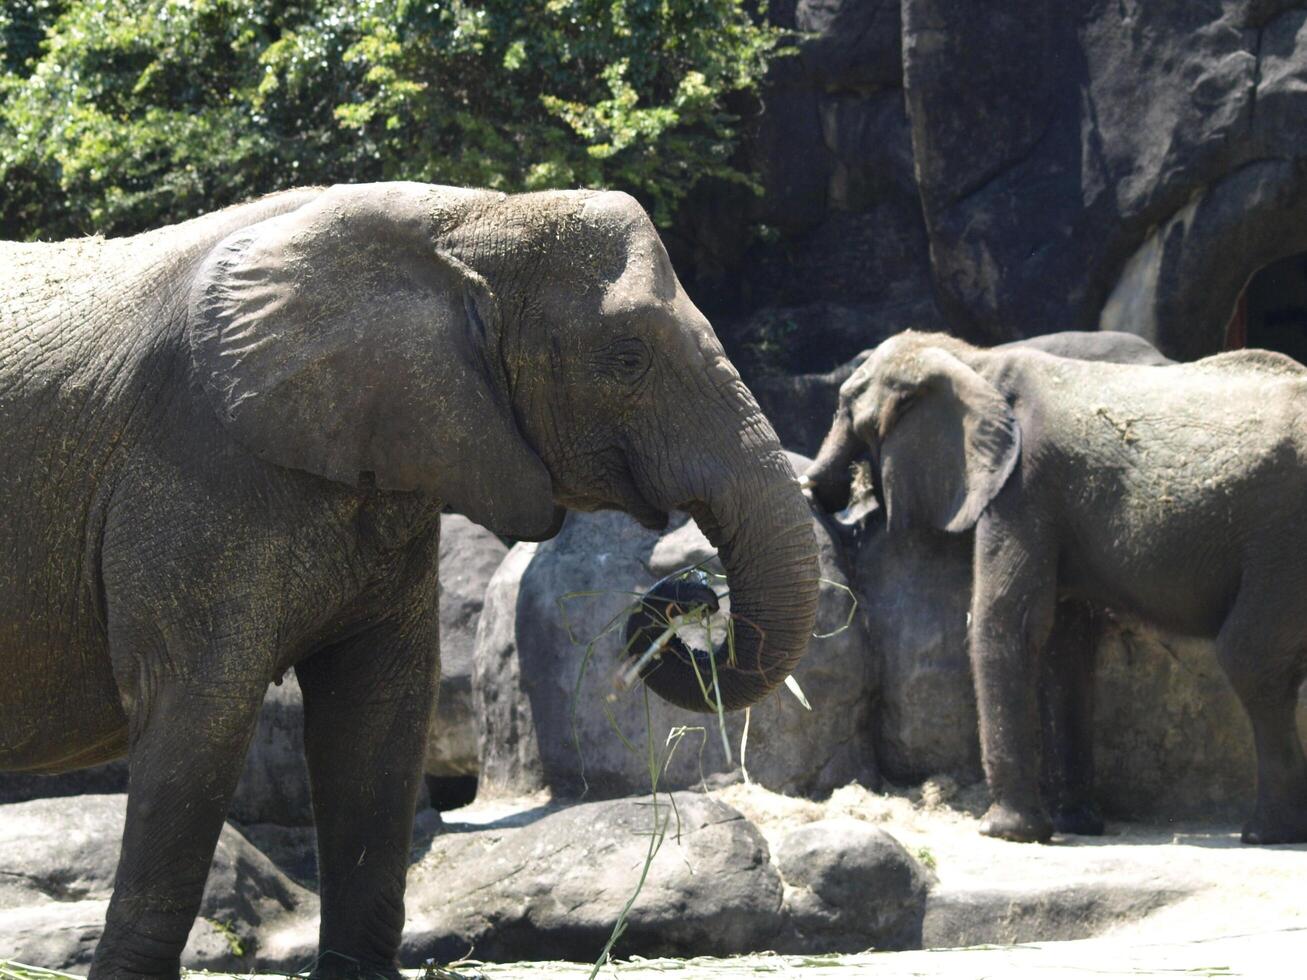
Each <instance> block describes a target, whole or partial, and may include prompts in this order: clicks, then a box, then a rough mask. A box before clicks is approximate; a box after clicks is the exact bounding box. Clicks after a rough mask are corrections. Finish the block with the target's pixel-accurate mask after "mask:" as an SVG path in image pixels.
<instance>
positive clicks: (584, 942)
mask: <svg viewBox="0 0 1307 980" xmlns="http://www.w3.org/2000/svg"><path fill="white" fill-rule="evenodd" d="M655 824H656V825H657V827H658V829H659V831H660V832H662V833H665V836H664V837H663V839H662V843H661V846H660V847H659V848H658V851H657V854H656V855H655V856H654V858H653V861H652V864H651V865H650V867H649V871H648V876H647V878H646V879H645V881H644V886H643V888H642V889H641V890H640V895H639V898H638V899H636V901H635V903H634V905H632V907H631V910H630V914H629V917H628V919H627V928H626V931H625V932H624V933H623V934H622V938H621V940H620V941H619V942H618V944H617V946H616V947H615V949H614V951H613V952H614V955H617V956H633V955H640V956H695V955H716V956H723V955H729V954H731V953H742V952H748V951H752V950H759V949H768V948H771V946H772V945H773V939H774V937H775V935H776V933H777V930H778V928H779V926H780V923H781V911H780V909H781V881H780V876H779V875H778V874H777V872H776V868H775V867H774V866H773V865H772V864H771V862H770V859H769V855H768V851H767V845H766V843H765V842H764V840H763V838H762V836H761V834H759V832H758V830H757V828H755V827H754V826H753V824H751V823H749V821H747V820H745V819H744V817H742V816H741V815H740V814H739V813H738V812H737V811H735V810H734V809H732V808H731V807H729V806H727V805H726V804H724V803H719V802H716V801H714V800H712V799H711V798H709V797H706V796H703V795H701V794H698V793H677V794H676V795H675V807H673V806H672V804H671V801H670V800H669V798H668V797H667V796H661V797H659V798H658V806H657V808H655V807H654V806H653V805H652V804H651V800H650V799H649V798H647V797H646V798H638V799H624V800H614V801H606V802H599V803H586V804H581V805H578V806H573V807H569V808H567V809H564V810H558V811H554V812H550V813H548V814H546V815H544V816H541V817H540V818H539V819H537V820H534V821H532V822H527V823H525V825H520V826H516V827H506V828H495V829H487V830H478V831H470V832H465V833H451V834H444V835H442V836H439V837H436V838H435V839H434V840H432V842H431V845H430V850H428V851H427V853H426V854H425V855H423V856H422V857H421V859H420V860H419V861H418V862H417V863H416V864H415V865H414V866H413V867H412V868H411V869H410V871H409V879H408V892H407V895H406V899H405V905H406V908H407V909H408V921H407V922H406V923H405V926H404V945H403V951H402V953H401V960H402V961H403V962H405V963H409V964H417V963H421V962H423V961H424V960H426V959H427V958H435V959H436V960H438V961H449V960H453V959H457V958H460V957H462V956H465V955H467V952H468V950H469V949H474V950H475V951H476V955H477V957H478V958H483V959H488V960H516V959H580V960H589V959H593V958H594V956H595V955H596V954H597V953H598V951H599V950H600V949H602V948H603V945H604V943H605V942H606V941H607V939H608V936H609V933H610V931H611V930H612V928H613V925H614V924H615V923H616V921H617V918H618V915H619V914H620V913H621V911H622V908H623V906H624V905H625V904H626V903H627V901H629V900H630V899H631V897H632V896H633V895H635V893H636V890H637V888H639V884H640V880H641V876H642V874H643V872H644V867H645V861H646V858H647V856H648V853H649V850H650V835H651V833H653V832H654V830H655Z"/></svg>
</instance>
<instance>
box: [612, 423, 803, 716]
mask: <svg viewBox="0 0 1307 980" xmlns="http://www.w3.org/2000/svg"><path fill="white" fill-rule="evenodd" d="M759 462H761V465H759ZM735 472H736V473H741V472H743V473H747V474H749V476H748V477H747V478H745V479H744V480H741V481H740V483H739V484H737V485H736V486H733V487H728V488H725V489H723V490H721V491H719V492H717V493H715V494H709V495H708V497H707V499H704V500H701V501H698V502H695V503H691V504H689V505H687V509H688V510H689V512H690V515H691V516H692V517H693V518H694V520H695V522H696V523H697V524H698V525H699V528H700V530H702V531H703V533H704V535H705V536H706V537H707V538H708V540H709V541H710V542H711V543H712V544H713V546H714V547H716V548H717V549H718V552H719V554H720V556H721V560H722V564H723V565H724V566H725V569H726V577H727V585H728V586H729V588H730V599H731V618H732V621H733V630H734V637H733V644H728V643H727V642H726V641H723V642H722V643H721V644H719V645H718V647H717V649H716V650H715V651H713V653H711V654H709V653H708V652H707V651H703V650H693V649H691V648H690V647H688V646H687V645H686V644H685V643H683V642H682V641H681V640H680V639H679V637H677V636H675V635H673V636H672V637H671V638H670V639H669V640H668V641H667V642H666V645H665V646H664V648H663V649H662V651H661V654H660V656H658V657H657V658H656V659H654V660H652V661H651V662H649V663H648V664H646V665H645V667H644V668H643V669H642V671H641V676H642V677H643V678H644V679H645V683H646V684H648V686H649V687H650V688H652V689H653V691H654V693H655V694H657V695H659V696H660V697H661V698H663V699H664V700H666V701H669V702H671V703H672V704H675V705H677V706H679V707H682V708H687V709H689V710H691V711H704V712H710V711H715V710H716V705H715V704H714V703H712V701H710V700H709V698H708V697H705V689H706V690H707V693H708V694H709V695H710V696H711V695H712V683H713V668H714V666H715V668H716V677H717V690H718V693H719V695H720V698H721V706H722V708H723V709H725V710H727V711H731V710H735V709H738V708H744V707H747V706H749V705H751V704H756V703H757V702H758V701H761V700H762V699H763V698H765V697H766V696H767V695H768V694H769V693H771V691H772V690H774V689H775V688H776V686H777V685H778V684H780V683H781V682H782V681H784V680H785V678H786V677H787V676H789V674H790V673H791V672H792V671H793V670H794V668H795V666H796V665H797V664H798V662H799V659H800V658H801V657H802V656H803V654H804V651H805V650H806V649H807V647H808V638H809V637H810V636H811V635H812V627H813V621H814V619H815V617H816V607H817V586H818V571H817V543H816V537H815V535H814V534H813V530H812V513H811V511H810V510H809V508H808V503H807V501H806V500H805V499H804V498H803V495H802V494H801V493H800V492H799V488H798V484H797V482H796V480H795V477H794V471H793V470H792V469H791V467H790V464H789V461H788V460H787V459H786V458H785V456H784V454H783V453H782V452H781V451H780V447H779V446H775V448H774V449H772V450H771V451H768V452H766V453H764V454H763V456H762V458H761V461H759V460H757V459H755V460H754V461H753V464H752V465H751V466H749V467H746V468H742V469H739V470H736V471H735ZM700 603H701V604H704V605H707V606H709V607H710V608H716V597H715V596H714V595H713V593H712V591H711V590H710V589H708V588H707V586H706V584H705V583H704V582H703V581H702V580H699V581H696V580H693V579H691V580H689V581H687V580H685V579H681V580H679V581H664V582H662V583H659V585H658V586H657V587H655V589H653V590H651V591H650V592H649V593H647V594H646V596H645V597H644V600H643V602H642V604H641V608H640V610H639V611H637V612H636V613H634V614H633V615H632V616H631V617H630V619H629V620H628V622H627V637H628V640H629V641H630V642H629V644H628V649H629V650H630V653H631V656H633V657H639V656H641V655H642V654H643V653H645V652H646V651H647V650H648V649H649V647H650V645H651V644H653V643H654V642H655V641H657V640H658V638H659V637H660V636H661V635H662V634H663V632H664V630H665V627H666V625H667V622H668V619H669V618H671V617H672V616H675V615H677V614H678V613H679V612H682V611H688V607H689V606H691V605H694V604H700ZM710 658H711V659H710Z"/></svg>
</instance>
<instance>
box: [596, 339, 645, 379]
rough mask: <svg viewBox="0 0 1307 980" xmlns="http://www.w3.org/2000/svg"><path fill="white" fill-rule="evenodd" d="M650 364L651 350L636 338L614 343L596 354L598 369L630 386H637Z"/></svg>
mask: <svg viewBox="0 0 1307 980" xmlns="http://www.w3.org/2000/svg"><path fill="white" fill-rule="evenodd" d="M649 362H650V358H649V348H648V347H647V346H646V345H645V342H644V341H643V340H640V339H639V338H636V337H629V338H625V339H622V340H617V341H614V342H613V343H611V344H608V345H607V346H606V347H601V348H600V349H599V350H597V351H596V352H595V367H596V368H598V369H599V370H600V371H603V372H604V373H606V374H610V375H613V376H615V377H617V378H620V379H621V380H623V381H624V382H626V383H628V384H635V383H636V382H638V381H639V380H640V379H641V378H643V377H644V375H645V373H646V372H647V371H648V370H649Z"/></svg>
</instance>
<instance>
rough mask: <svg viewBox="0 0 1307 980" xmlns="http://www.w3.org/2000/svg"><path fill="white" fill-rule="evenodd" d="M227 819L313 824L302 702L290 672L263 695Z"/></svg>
mask: <svg viewBox="0 0 1307 980" xmlns="http://www.w3.org/2000/svg"><path fill="white" fill-rule="evenodd" d="M231 816H232V818H233V819H235V820H238V821H240V822H241V823H246V824H258V823H269V824H277V825H279V826H308V825H309V824H311V823H313V806H312V802H311V801H310V799H309V772H308V768H307V767H306V766H305V764H304V701H303V695H301V693H300V685H299V681H297V680H296V679H295V672H294V671H293V670H291V671H287V672H286V674H285V676H283V677H282V678H281V679H280V681H278V682H277V683H275V684H271V685H269V686H268V692H267V694H265V695H264V697H263V708H262V709H261V710H260V712H259V722H258V726H257V727H256V728H255V730H254V737H253V738H252V739H251V740H250V749H249V753H248V754H247V755H246V756H245V768H244V769H243V770H242V771H241V778H240V782H239V783H237V785H236V793H235V795H234V796H233V797H232V803H231Z"/></svg>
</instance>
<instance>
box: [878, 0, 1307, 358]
mask: <svg viewBox="0 0 1307 980" xmlns="http://www.w3.org/2000/svg"><path fill="white" fill-rule="evenodd" d="M903 18H904V19H903V27H904V35H903V36H904V39H905V40H904V47H903V61H904V83H905V87H906V95H907V104H908V115H909V118H910V120H911V125H912V135H913V148H914V152H915V158H916V163H917V175H918V178H919V186H920V192H921V199H922V202H923V205H924V212H925V218H926V226H927V229H928V233H929V236H930V245H931V257H932V261H933V263H934V272H935V282H936V285H937V287H938V288H939V290H940V299H941V303H942V305H943V306H944V307H945V308H946V310H947V312H948V315H949V318H950V320H951V321H952V322H953V323H954V324H955V325H957V326H962V325H970V326H972V327H973V328H975V329H978V330H980V331H981V332H983V333H985V334H987V335H989V336H991V337H992V338H994V339H999V338H1002V337H1005V336H1008V335H1009V334H1010V333H1012V332H1015V333H1017V334H1029V333H1034V332H1043V331H1044V330H1046V329H1048V326H1049V325H1050V324H1058V325H1059V326H1060V327H1061V328H1062V329H1068V328H1075V327H1088V326H1092V325H1093V324H1095V323H1097V322H1099V318H1100V311H1101V309H1102V305H1103V303H1104V301H1105V300H1106V299H1107V297H1108V295H1109V293H1111V292H1112V291H1113V287H1114V286H1115V287H1117V288H1118V289H1120V288H1121V287H1120V286H1119V285H1118V283H1119V282H1121V281H1122V279H1123V273H1124V272H1126V271H1127V269H1128V266H1129V265H1131V264H1134V265H1136V266H1148V265H1150V264H1151V265H1153V271H1151V272H1148V273H1146V274H1137V275H1135V279H1136V286H1139V285H1140V284H1141V282H1142V280H1148V282H1149V283H1150V284H1151V292H1152V295H1151V296H1147V297H1142V298H1140V299H1139V300H1138V301H1137V302H1135V303H1134V306H1133V311H1132V313H1131V315H1130V316H1128V317H1126V318H1125V319H1124V320H1121V321H1110V322H1113V324H1114V325H1117V326H1120V327H1123V328H1127V329H1131V328H1134V327H1138V328H1139V329H1140V330H1142V331H1146V335H1148V336H1152V337H1155V338H1156V339H1157V340H1158V342H1159V344H1160V346H1161V347H1162V348H1163V350H1164V351H1165V352H1167V353H1171V354H1179V355H1183V356H1186V357H1191V356H1194V355H1195V354H1196V353H1200V352H1211V351H1213V350H1216V349H1219V347H1220V344H1221V340H1222V337H1223V332H1224V327H1225V322H1226V320H1227V319H1228V318H1229V316H1230V313H1231V310H1232V308H1233V304H1234V300H1235V297H1236V296H1237V294H1238V291H1239V289H1240V288H1241V287H1242V285H1243V283H1244V282H1245V281H1246V280H1247V279H1248V277H1249V276H1250V275H1251V274H1252V273H1253V272H1254V271H1255V270H1256V269H1257V267H1258V266H1260V265H1262V264H1265V263H1266V262H1268V261H1270V260H1272V259H1274V258H1277V257H1279V255H1283V254H1287V252H1293V251H1299V250H1302V249H1304V248H1307V234H1305V233H1304V232H1303V231H1302V223H1301V221H1300V220H1299V219H1298V217H1296V215H1300V214H1301V210H1300V209H1301V208H1302V206H1303V203H1302V202H1303V194H1304V192H1305V189H1307V170H1305V168H1304V166H1303V156H1304V151H1303V147H1302V143H1301V140H1300V139H1299V138H1298V136H1297V133H1296V125H1297V120H1300V119H1301V118H1302V114H1303V111H1304V104H1303V100H1304V99H1307V87H1304V85H1303V84H1302V82H1303V78H1304V76H1305V75H1307V48H1305V47H1304V45H1307V31H1304V29H1303V28H1304V23H1307V11H1304V10H1303V9H1302V8H1301V7H1300V6H1297V5H1294V4H1291V3H1274V2H1272V3H1267V2H1262V0H1242V2H1230V3H1222V4H1215V3H1195V4H1178V5H1172V4H1164V5H1157V4H1142V5H1112V4H1098V3H1093V2H1090V0H1081V2H1079V3H1075V4H1072V5H1071V8H1068V7H1067V6H1066V5H1065V4H1054V3H1050V2H1040V3H1035V4H1028V5H1025V6H1023V7H1022V8H1021V10H1020V11H1019V12H1017V11H1016V10H1011V11H1005V10H999V9H998V8H994V7H992V6H991V5H987V4H985V5H975V4H954V3H950V2H947V0H906V2H905V3H904V5H903ZM978 132H983V133H984V134H985V138H984V139H983V140H977V138H976V134H977V133H978ZM1154 229H1157V231H1156V232H1154ZM1149 250H1156V252H1157V253H1158V257H1159V261H1158V262H1156V263H1153V262H1151V260H1148V259H1147V258H1146V256H1145V253H1146V252H1147V251H1149ZM1132 256H1133V257H1134V258H1133V259H1132ZM1135 272H1136V273H1139V272H1140V270H1139V269H1138V268H1136V270H1135ZM1050 282H1056V283H1058V284H1059V288H1058V289H1053V290H1050V289H1048V288H1047V287H1048V284H1049V283H1050ZM1199 282H1201V283H1202V284H1203V288H1201V289H1194V288H1193V284H1194V283H1199ZM1120 298H1121V297H1118V299H1120ZM1118 305H1119V304H1118Z"/></svg>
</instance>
